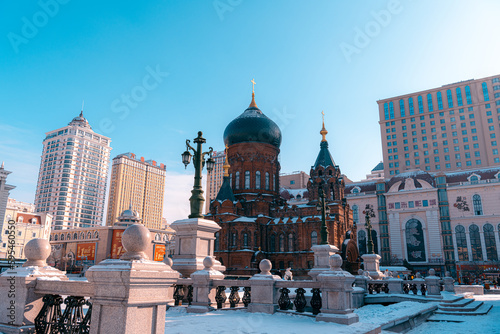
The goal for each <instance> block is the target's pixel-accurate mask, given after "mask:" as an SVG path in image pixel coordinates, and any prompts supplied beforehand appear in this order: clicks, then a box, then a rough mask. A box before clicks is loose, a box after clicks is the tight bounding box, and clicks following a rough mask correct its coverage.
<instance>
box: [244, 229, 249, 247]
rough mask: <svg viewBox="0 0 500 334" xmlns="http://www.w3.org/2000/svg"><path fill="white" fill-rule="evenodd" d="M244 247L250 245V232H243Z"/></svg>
mask: <svg viewBox="0 0 500 334" xmlns="http://www.w3.org/2000/svg"><path fill="white" fill-rule="evenodd" d="M243 247H248V233H246V232H245V233H243Z"/></svg>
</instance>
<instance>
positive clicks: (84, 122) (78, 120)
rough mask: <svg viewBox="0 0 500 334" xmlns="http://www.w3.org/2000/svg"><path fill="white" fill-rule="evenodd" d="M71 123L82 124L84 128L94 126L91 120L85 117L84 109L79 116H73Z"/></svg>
mask: <svg viewBox="0 0 500 334" xmlns="http://www.w3.org/2000/svg"><path fill="white" fill-rule="evenodd" d="M69 125H76V126H81V127H83V128H90V129H92V127H91V126H90V124H89V121H87V119H86V118H85V117H83V111H81V112H80V115H78V116H77V117H75V118H73V120H72V121H71V122H69Z"/></svg>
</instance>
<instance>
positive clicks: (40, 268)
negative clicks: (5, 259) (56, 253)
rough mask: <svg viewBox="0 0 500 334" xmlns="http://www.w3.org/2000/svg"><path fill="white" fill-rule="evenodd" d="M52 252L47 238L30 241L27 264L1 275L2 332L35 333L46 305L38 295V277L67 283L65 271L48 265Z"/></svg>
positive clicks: (0, 322) (0, 305)
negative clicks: (39, 314)
mask: <svg viewBox="0 0 500 334" xmlns="http://www.w3.org/2000/svg"><path fill="white" fill-rule="evenodd" d="M50 249H51V248H50V244H49V242H48V241H47V240H46V239H38V238H37V239H32V240H30V241H29V242H28V243H27V244H26V246H25V248H24V253H25V255H26V258H27V259H28V261H26V262H25V263H24V264H23V266H22V267H19V268H15V269H10V270H7V271H5V272H4V273H2V275H1V276H0V310H1V311H0V332H1V333H5V334H14V333H16V334H17V333H34V332H35V324H34V322H35V318H36V316H37V315H38V313H39V312H40V310H41V308H42V306H43V301H42V298H43V296H41V295H37V294H35V287H36V280H37V278H39V277H41V278H45V279H50V280H54V281H56V280H59V281H67V280H68V278H67V277H66V276H65V275H64V273H63V272H62V271H60V270H57V269H55V268H52V267H49V266H47V262H46V260H47V258H48V257H49V256H50Z"/></svg>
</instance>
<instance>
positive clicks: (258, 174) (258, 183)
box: [255, 171, 260, 189]
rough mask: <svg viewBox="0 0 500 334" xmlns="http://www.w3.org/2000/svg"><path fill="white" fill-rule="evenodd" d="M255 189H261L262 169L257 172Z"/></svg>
mask: <svg viewBox="0 0 500 334" xmlns="http://www.w3.org/2000/svg"><path fill="white" fill-rule="evenodd" d="M255 189H260V171H256V172H255Z"/></svg>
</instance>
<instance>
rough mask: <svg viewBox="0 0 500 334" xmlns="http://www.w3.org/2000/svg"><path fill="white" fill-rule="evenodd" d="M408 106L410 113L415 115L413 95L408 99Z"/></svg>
mask: <svg viewBox="0 0 500 334" xmlns="http://www.w3.org/2000/svg"><path fill="white" fill-rule="evenodd" d="M408 108H409V109H410V115H415V109H414V108H413V97H410V98H409V99H408Z"/></svg>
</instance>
